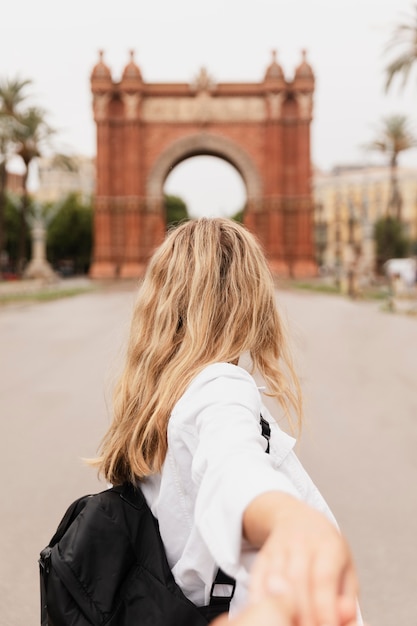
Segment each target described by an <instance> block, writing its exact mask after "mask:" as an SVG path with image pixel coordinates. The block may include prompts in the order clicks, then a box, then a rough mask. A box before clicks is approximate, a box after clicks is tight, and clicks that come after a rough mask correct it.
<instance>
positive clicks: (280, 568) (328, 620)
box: [249, 532, 357, 626]
mask: <svg viewBox="0 0 417 626" xmlns="http://www.w3.org/2000/svg"><path fill="white" fill-rule="evenodd" d="M264 548H265V550H264V551H261V552H260V553H259V555H258V558H257V560H256V562H255V564H254V568H253V570H252V574H251V588H250V596H249V599H250V601H251V602H252V603H257V602H259V601H262V600H264V599H265V598H267V597H268V596H271V595H272V596H275V597H280V598H290V599H291V601H292V602H293V603H294V605H295V607H296V615H297V621H296V622H295V623H296V624H297V626H324V625H326V626H347V625H348V624H350V623H351V622H352V621H353V623H354V620H355V618H356V609H357V602H356V598H357V580H356V574H355V570H354V567H353V564H352V560H351V555H350V552H349V549H348V547H347V544H346V542H345V541H344V539H343V538H342V537H341V536H340V535H339V533H338V532H335V533H334V534H332V533H330V535H329V536H328V537H327V538H326V540H321V541H317V545H315V546H314V544H311V543H310V545H306V543H305V542H304V541H303V540H302V539H301V538H300V537H298V539H297V542H296V544H295V546H294V545H293V546H291V549H288V546H287V547H286V548H285V549H283V548H282V545H281V546H280V551H279V555H278V556H277V553H276V549H277V545H276V543H275V542H274V541H272V542H271V545H269V544H268V545H266V546H264ZM274 551H275V552H274Z"/></svg>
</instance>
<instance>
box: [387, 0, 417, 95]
mask: <svg viewBox="0 0 417 626" xmlns="http://www.w3.org/2000/svg"><path fill="white" fill-rule="evenodd" d="M393 48H395V49H398V55H397V56H396V57H395V58H394V59H393V60H392V61H391V63H389V65H388V66H387V68H386V76H387V80H386V83H385V87H386V89H387V90H388V89H389V87H390V86H391V83H392V81H393V79H394V77H395V76H397V75H402V77H403V86H404V85H405V84H406V82H407V80H408V77H409V75H410V71H411V69H412V68H413V67H414V65H415V63H416V61H417V3H416V4H415V5H414V14H413V15H409V16H407V18H406V21H404V22H402V23H400V24H397V26H396V28H395V30H394V32H393V34H392V39H391V41H390V42H389V43H388V46H387V52H389V51H390V50H392V49H393Z"/></svg>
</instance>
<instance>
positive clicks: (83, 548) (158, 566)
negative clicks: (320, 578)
mask: <svg viewBox="0 0 417 626" xmlns="http://www.w3.org/2000/svg"><path fill="white" fill-rule="evenodd" d="M261 423H262V434H263V435H264V436H265V437H266V438H267V439H269V435H270V431H269V424H268V423H267V422H266V421H265V420H263V419H262V420H261ZM268 451H269V443H268V449H267V452H268ZM39 565H40V579H41V625H42V626H205V625H207V624H208V623H209V622H210V621H211V620H212V619H214V618H215V617H217V616H218V615H220V613H223V612H227V611H228V610H229V605H230V601H231V599H232V597H233V593H234V590H235V581H234V580H233V579H232V578H230V577H229V576H227V575H226V574H225V573H224V572H222V571H221V570H220V569H219V570H218V572H217V575H216V578H215V580H214V582H213V585H212V589H211V593H210V603H209V605H208V606H204V607H196V606H195V605H194V604H193V603H192V602H191V601H190V600H189V599H188V598H187V597H186V596H185V595H184V594H183V592H182V591H181V589H180V587H179V586H178V585H177V583H176V582H175V580H174V577H173V575H172V573H171V570H170V567H169V564H168V561H167V558H166V555H165V549H164V545H163V542H162V539H161V536H160V533H159V527H158V522H157V520H156V519H155V518H154V516H153V515H152V512H151V510H150V509H149V507H148V504H147V502H146V500H145V497H144V495H143V493H142V491H141V490H140V488H139V487H135V486H133V485H132V484H130V483H125V484H124V485H122V486H119V487H113V488H112V489H108V490H106V491H103V492H101V493H98V494H95V495H89V496H84V497H82V498H79V499H78V500H76V501H75V502H74V503H73V504H71V506H70V507H69V508H68V510H67V512H66V513H65V515H64V517H63V519H62V521H61V523H60V524H59V526H58V529H57V531H56V533H55V535H54V536H53V537H52V539H51V541H50V543H49V545H48V546H47V547H46V548H45V549H44V550H42V552H41V555H40V559H39ZM217 585H227V586H228V587H227V588H228V589H230V594H229V595H228V596H224V595H216V591H218V589H217V588H216V587H217ZM222 591H224V587H223V588H222Z"/></svg>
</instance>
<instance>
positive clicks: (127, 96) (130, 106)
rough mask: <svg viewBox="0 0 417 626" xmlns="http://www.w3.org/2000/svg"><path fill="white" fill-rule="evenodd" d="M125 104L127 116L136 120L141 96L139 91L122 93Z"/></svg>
mask: <svg viewBox="0 0 417 626" xmlns="http://www.w3.org/2000/svg"><path fill="white" fill-rule="evenodd" d="M122 99H123V104H124V106H125V117H126V119H128V120H135V119H137V117H138V109H139V103H140V96H139V94H137V93H124V94H123V95H122Z"/></svg>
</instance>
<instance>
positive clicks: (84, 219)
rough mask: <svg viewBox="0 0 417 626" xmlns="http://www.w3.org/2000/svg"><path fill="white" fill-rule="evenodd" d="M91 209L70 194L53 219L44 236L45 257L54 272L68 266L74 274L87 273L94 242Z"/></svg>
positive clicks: (90, 206) (89, 204) (74, 195)
mask: <svg viewBox="0 0 417 626" xmlns="http://www.w3.org/2000/svg"><path fill="white" fill-rule="evenodd" d="M92 231H93V208H92V204H91V202H89V203H84V202H81V200H80V198H79V196H78V195H77V194H70V195H69V196H68V197H67V199H66V200H65V201H64V203H63V204H62V207H61V209H60V210H59V212H58V213H57V214H56V215H55V217H54V218H53V219H52V221H51V222H50V224H49V228H48V235H47V255H48V259H49V261H50V262H51V263H52V265H53V266H54V268H55V269H58V270H59V269H60V268H62V267H63V266H64V265H66V266H71V267H72V268H73V271H74V272H75V273H77V274H79V273H85V272H87V271H88V268H89V266H90V261H91V251H92V240H93V234H92Z"/></svg>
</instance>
